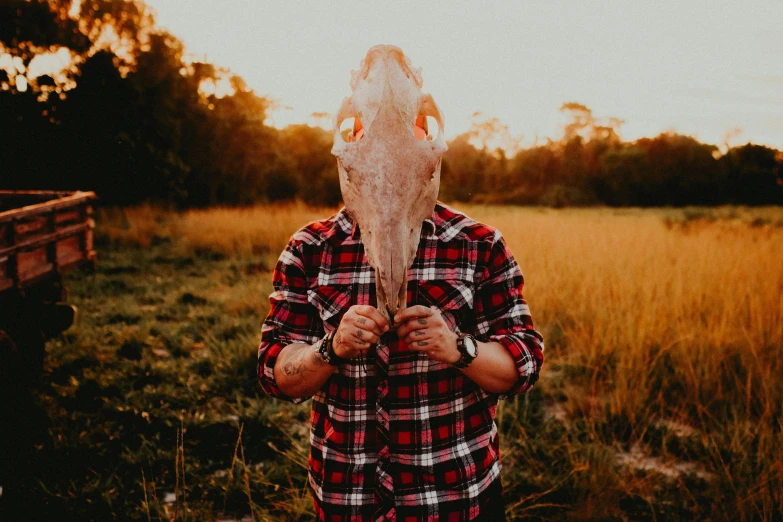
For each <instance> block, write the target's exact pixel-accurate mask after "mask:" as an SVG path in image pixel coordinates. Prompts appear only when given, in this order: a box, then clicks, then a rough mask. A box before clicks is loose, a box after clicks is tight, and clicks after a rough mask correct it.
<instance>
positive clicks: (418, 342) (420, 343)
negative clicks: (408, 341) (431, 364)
mask: <svg viewBox="0 0 783 522" xmlns="http://www.w3.org/2000/svg"><path fill="white" fill-rule="evenodd" d="M416 344H418V345H419V346H427V345H429V344H430V343H428V342H427V341H417V342H416Z"/></svg>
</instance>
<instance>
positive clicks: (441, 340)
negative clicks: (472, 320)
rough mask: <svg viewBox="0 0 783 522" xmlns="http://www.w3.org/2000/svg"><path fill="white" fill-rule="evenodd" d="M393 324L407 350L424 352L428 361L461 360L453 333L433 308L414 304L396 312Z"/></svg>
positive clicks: (452, 361)
mask: <svg viewBox="0 0 783 522" xmlns="http://www.w3.org/2000/svg"><path fill="white" fill-rule="evenodd" d="M394 323H395V324H399V325H400V327H399V328H398V329H397V335H398V336H399V338H400V339H401V340H404V341H405V342H406V343H408V346H409V347H410V349H411V350H415V351H417V352H425V353H426V354H427V355H428V356H429V357H430V359H434V360H436V361H440V362H444V363H447V364H454V363H455V362H457V361H459V360H460V358H461V357H462V356H461V354H460V353H459V350H458V349H457V334H456V333H454V332H452V331H451V329H450V328H449V326H448V325H447V324H446V321H445V320H444V319H443V315H442V314H441V313H440V310H438V309H437V308H435V307H432V308H427V307H426V306H421V305H416V306H411V307H410V308H406V309H405V310H402V311H401V312H398V313H397V315H395V316H394Z"/></svg>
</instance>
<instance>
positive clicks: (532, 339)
mask: <svg viewBox="0 0 783 522" xmlns="http://www.w3.org/2000/svg"><path fill="white" fill-rule="evenodd" d="M523 287H524V278H523V276H522V271H521V270H520V268H519V265H518V264H517V262H516V261H515V260H514V257H513V255H512V254H511V251H510V250H509V249H508V247H507V245H506V242H505V240H504V239H503V237H502V236H501V235H500V233H499V232H497V233H496V236H495V240H494V242H493V245H492V249H491V251H490V254H489V259H488V262H487V265H486V269H485V270H484V273H483V275H482V278H481V280H480V281H479V283H478V285H477V287H476V330H477V333H478V337H479V339H480V340H483V341H496V342H498V343H500V344H502V345H503V346H504V347H505V348H506V349H507V350H508V351H509V353H511V356H512V357H513V358H514V363H515V364H516V368H517V373H518V378H517V381H516V383H515V384H514V386H513V387H512V388H511V389H510V390H509V391H508V392H506V393H503V394H500V398H507V397H510V396H513V395H516V394H519V393H525V392H526V391H528V390H529V389H530V388H531V387H532V386H533V385H534V384H535V383H536V381H537V380H538V375H539V372H540V371H541V366H542V365H543V363H544V339H543V337H542V336H541V334H540V333H538V332H537V331H536V330H535V328H534V327H533V318H532V317H531V315H530V308H529V307H528V305H527V302H526V301H525V299H524V297H523V296H522V289H523Z"/></svg>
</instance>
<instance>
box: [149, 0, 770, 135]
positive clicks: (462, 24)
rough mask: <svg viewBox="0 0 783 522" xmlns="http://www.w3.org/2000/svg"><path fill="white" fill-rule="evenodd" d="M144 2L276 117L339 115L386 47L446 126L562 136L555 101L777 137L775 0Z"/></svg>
mask: <svg viewBox="0 0 783 522" xmlns="http://www.w3.org/2000/svg"><path fill="white" fill-rule="evenodd" d="M147 3H148V4H149V5H150V6H151V7H152V8H153V9H155V11H156V12H157V14H158V17H157V19H158V23H159V25H161V26H163V27H166V28H167V29H168V30H169V31H171V32H172V33H173V34H174V35H176V36H177V37H179V38H180V39H182V41H183V42H184V44H185V46H186V51H187V52H188V53H191V54H193V55H198V56H206V58H207V60H209V61H211V62H212V63H214V64H216V65H218V66H223V67H228V68H230V69H231V70H232V72H234V73H236V74H239V75H240V76H242V77H243V78H244V79H245V80H246V81H247V83H248V85H249V86H250V87H251V88H253V89H254V90H255V91H256V92H257V93H258V94H261V95H267V96H270V97H272V98H274V99H276V100H277V101H278V102H279V103H280V105H281V106H282V107H284V108H282V109H279V110H276V111H275V112H273V113H272V114H271V120H272V123H273V124H275V125H277V126H284V125H286V124H290V123H313V119H312V118H310V115H311V113H314V112H328V113H333V112H334V111H335V110H336V109H337V107H338V105H339V103H340V101H341V100H342V98H343V97H344V96H346V95H348V94H349V92H350V89H349V87H348V81H349V78H350V71H351V69H356V68H357V67H358V65H359V61H360V60H361V59H362V58H363V57H364V54H365V53H366V51H367V49H369V48H370V47H371V46H373V45H376V44H378V43H392V44H395V45H398V46H400V47H401V48H402V49H403V51H405V52H406V54H408V56H410V58H411V60H412V61H413V64H414V65H415V66H417V67H422V69H423V75H424V90H425V91H428V92H431V93H432V94H433V96H434V97H435V99H436V101H437V102H438V104H439V105H440V106H441V109H442V110H443V112H444V113H445V115H446V136H447V138H452V137H454V136H456V135H457V134H460V133H462V132H465V131H466V130H468V128H469V126H470V117H471V115H472V114H473V113H474V112H480V113H482V115H483V116H484V117H486V118H492V117H496V118H499V119H500V120H501V121H502V122H503V123H505V124H507V125H508V126H509V129H510V131H511V133H512V134H513V135H522V136H523V138H524V143H525V144H528V145H529V144H530V143H532V142H533V141H534V139H535V138H536V137H537V138H539V139H545V138H556V137H558V136H559V134H560V128H561V126H562V124H563V122H564V120H565V117H564V116H563V115H561V114H560V113H559V111H558V109H559V107H560V106H561V105H562V104H563V103H564V102H572V101H573V102H579V103H582V104H584V105H586V106H588V107H589V108H591V109H592V110H593V113H594V115H595V116H596V117H597V118H608V117H617V118H620V119H622V120H624V121H625V122H626V123H625V124H624V125H623V127H622V128H621V132H620V135H621V137H622V138H623V139H626V140H633V139H636V138H639V137H642V136H653V135H657V134H659V133H661V132H664V131H668V130H675V131H677V132H680V133H682V134H688V135H692V136H695V137H696V138H698V139H699V140H701V141H705V142H709V143H714V144H717V145H721V144H722V143H723V142H724V140H725V138H726V136H727V134H728V133H732V135H733V136H732V138H731V140H730V144H731V145H736V144H740V143H745V142H747V141H752V142H754V143H759V144H765V145H770V146H774V147H777V148H780V147H781V146H783V31H780V30H779V25H778V21H779V20H781V19H783V3H781V2H774V1H772V0H767V1H760V0H759V1H755V2H750V3H744V4H742V5H734V4H731V3H729V2H719V3H716V2H709V3H708V2H704V1H700V2H689V3H687V4H683V5H679V4H677V3H675V2H665V3H662V4H661V3H656V4H655V5H639V4H633V5H629V4H626V3H622V2H619V1H606V2H600V3H589V4H588V3H569V2H553V3H547V4H537V3H518V4H513V5H507V4H488V5H481V6H479V5H475V6H474V5H472V4H462V5H460V6H459V9H456V8H454V7H453V6H452V5H450V4H446V3H444V2H436V3H427V4H416V3H412V2H403V3H398V4H395V6H394V7H390V6H386V5H369V4H366V3H363V4H352V5H350V6H341V7H335V6H330V5H325V4H307V5H305V4H300V3H285V2H278V1H275V2H241V1H236V0H233V1H226V2H221V4H220V8H219V9H215V4H214V3H212V2H206V1H204V0H192V1H190V2H188V6H187V9H182V7H183V5H182V4H181V3H178V2H177V3H175V2H171V1H170V0H169V1H163V0H148V2H147ZM285 107H289V108H288V109H285ZM735 129H740V130H741V132H737V131H736V130H735Z"/></svg>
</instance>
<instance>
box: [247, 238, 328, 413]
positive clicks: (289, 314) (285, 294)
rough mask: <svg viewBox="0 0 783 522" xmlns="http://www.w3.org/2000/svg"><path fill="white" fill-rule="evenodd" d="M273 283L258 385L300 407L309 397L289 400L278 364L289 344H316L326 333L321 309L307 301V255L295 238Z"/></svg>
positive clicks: (277, 266)
mask: <svg viewBox="0 0 783 522" xmlns="http://www.w3.org/2000/svg"><path fill="white" fill-rule="evenodd" d="M272 284H273V286H274V291H273V292H272V294H271V295H270V296H269V305H270V306H269V315H268V316H267V318H266V319H265V320H264V324H263V327H262V330H261V332H262V333H261V345H260V346H259V347H258V382H259V384H260V385H261V388H263V390H264V391H265V392H266V393H267V394H268V395H270V396H272V397H276V398H278V399H282V400H286V401H290V402H293V403H295V404H298V403H300V402H303V401H304V400H306V398H294V397H289V396H287V395H286V394H284V393H283V392H282V391H280V388H279V387H278V386H277V381H276V380H275V371H274V369H275V363H276V362H277V358H278V356H279V355H280V352H281V351H282V350H283V348H285V347H286V346H287V345H289V344H292V343H305V344H313V343H315V342H316V341H318V339H320V338H321V337H323V335H324V331H323V324H322V322H321V321H320V317H319V315H318V311H317V309H316V308H315V307H314V306H313V305H312V304H311V303H310V302H309V301H308V299H307V279H306V277H305V271H304V263H303V256H302V254H301V251H300V249H299V248H298V246H297V242H296V241H294V240H293V239H292V240H291V241H290V242H289V243H288V246H287V247H286V249H285V250H284V251H283V253H282V254H281V255H280V258H279V259H278V261H277V264H276V265H275V271H274V274H273V276H272Z"/></svg>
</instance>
